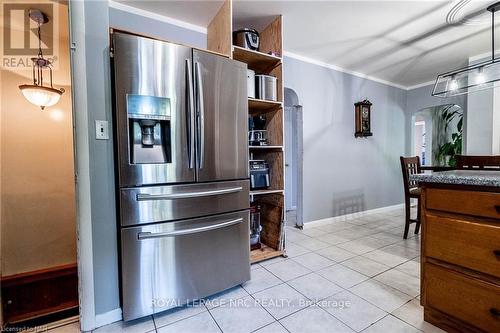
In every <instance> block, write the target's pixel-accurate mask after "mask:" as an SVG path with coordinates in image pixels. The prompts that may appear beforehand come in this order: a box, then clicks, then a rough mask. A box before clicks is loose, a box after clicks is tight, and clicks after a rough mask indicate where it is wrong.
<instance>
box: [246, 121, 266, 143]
mask: <svg viewBox="0 0 500 333" xmlns="http://www.w3.org/2000/svg"><path fill="white" fill-rule="evenodd" d="M266 122H267V119H266V116H264V115H261V116H255V117H249V119H248V128H249V131H248V144H249V145H250V146H267V145H268V142H269V141H268V139H267V130H266V129H265V128H266Z"/></svg>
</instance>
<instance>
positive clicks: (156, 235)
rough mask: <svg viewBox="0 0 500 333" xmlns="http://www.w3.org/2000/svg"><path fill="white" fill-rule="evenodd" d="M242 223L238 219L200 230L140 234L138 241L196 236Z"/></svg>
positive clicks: (200, 228) (241, 220)
mask: <svg viewBox="0 0 500 333" xmlns="http://www.w3.org/2000/svg"><path fill="white" fill-rule="evenodd" d="M241 222H243V219H242V218H238V219H234V220H229V221H225V222H222V223H218V224H213V225H207V226H204V227H198V228H190V229H185V230H175V231H168V232H158V233H152V232H139V233H138V234H137V239H139V240H143V239H151V238H163V237H175V236H181V235H189V234H195V233H200V232H205V231H210V230H215V229H221V228H224V227H228V226H231V225H234V224H239V223H241Z"/></svg>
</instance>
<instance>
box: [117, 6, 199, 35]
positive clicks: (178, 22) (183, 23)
mask: <svg viewBox="0 0 500 333" xmlns="http://www.w3.org/2000/svg"><path fill="white" fill-rule="evenodd" d="M108 6H109V7H111V8H114V9H118V10H121V11H124V12H128V13H131V14H135V15H139V16H143V17H147V18H150V19H153V20H156V21H161V22H165V23H169V24H172V25H175V26H178V27H181V28H185V29H188V30H192V31H196V32H200V33H203V34H206V33H207V28H206V27H202V26H199V25H196V24H192V23H189V22H186V21H181V20H178V19H174V18H172V17H169V16H164V15H160V14H156V13H152V12H149V11H147V10H143V9H139V8H135V7H132V6H129V5H125V4H123V3H121V2H116V1H113V0H108Z"/></svg>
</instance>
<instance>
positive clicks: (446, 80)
mask: <svg viewBox="0 0 500 333" xmlns="http://www.w3.org/2000/svg"><path fill="white" fill-rule="evenodd" d="M486 10H487V11H489V12H491V59H489V60H487V61H483V62H481V63H478V64H474V65H469V66H467V67H464V68H460V69H457V70H454V71H451V72H447V73H443V74H439V75H438V77H437V79H436V83H435V84H434V89H433V90H432V96H437V97H450V96H457V95H462V94H468V93H471V92H475V91H479V90H484V89H488V88H492V87H493V86H494V85H495V82H496V81H500V58H499V59H495V12H496V11H498V10H500V2H496V3H494V4H492V5H490V6H489V7H488V8H486Z"/></svg>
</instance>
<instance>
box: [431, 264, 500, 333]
mask: <svg viewBox="0 0 500 333" xmlns="http://www.w3.org/2000/svg"><path fill="white" fill-rule="evenodd" d="M424 274H425V275H424V290H425V294H424V295H425V299H424V302H425V306H426V307H431V308H434V309H436V310H439V311H441V312H443V313H446V314H448V315H450V316H452V317H455V318H457V319H460V320H462V321H463V322H465V323H468V324H471V325H472V326H475V327H478V328H480V329H482V330H484V331H486V332H500V286H498V285H495V284H492V283H488V282H483V281H481V280H477V279H474V278H471V277H468V276H466V275H463V274H460V273H457V272H455V271H452V270H448V269H446V268H442V267H440V266H437V265H433V264H429V263H427V264H425V273H424Z"/></svg>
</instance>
